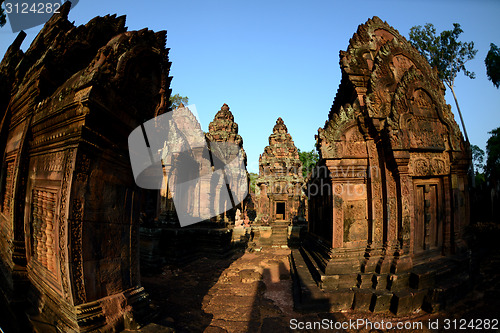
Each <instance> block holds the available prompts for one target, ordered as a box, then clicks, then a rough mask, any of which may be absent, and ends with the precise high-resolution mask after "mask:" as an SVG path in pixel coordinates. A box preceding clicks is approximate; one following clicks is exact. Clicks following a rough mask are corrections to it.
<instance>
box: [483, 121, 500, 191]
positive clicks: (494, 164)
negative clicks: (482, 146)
mask: <svg viewBox="0 0 500 333" xmlns="http://www.w3.org/2000/svg"><path fill="white" fill-rule="evenodd" d="M489 134H491V137H490V138H489V139H488V142H487V143H486V154H487V155H488V158H487V160H486V170H485V171H486V177H487V179H488V180H489V181H491V182H492V183H496V182H498V181H500V127H498V128H496V129H494V130H493V131H491V132H489Z"/></svg>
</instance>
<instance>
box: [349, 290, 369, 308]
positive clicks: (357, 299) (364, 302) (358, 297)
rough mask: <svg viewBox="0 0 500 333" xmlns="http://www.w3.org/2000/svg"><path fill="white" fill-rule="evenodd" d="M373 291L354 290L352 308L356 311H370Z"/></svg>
mask: <svg viewBox="0 0 500 333" xmlns="http://www.w3.org/2000/svg"><path fill="white" fill-rule="evenodd" d="M372 296H373V291H371V290H356V291H355V294H354V305H353V308H354V310H356V311H365V312H367V311H370V304H371V301H372Z"/></svg>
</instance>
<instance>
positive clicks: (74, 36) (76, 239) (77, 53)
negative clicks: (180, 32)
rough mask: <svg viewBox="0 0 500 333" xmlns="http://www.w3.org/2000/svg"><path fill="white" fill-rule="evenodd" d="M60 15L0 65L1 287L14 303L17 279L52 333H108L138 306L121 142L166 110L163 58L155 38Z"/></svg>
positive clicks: (134, 235)
mask: <svg viewBox="0 0 500 333" xmlns="http://www.w3.org/2000/svg"><path fill="white" fill-rule="evenodd" d="M69 9H70V4H69V3H67V4H64V5H63V6H62V7H61V9H60V14H55V15H54V16H53V17H52V18H51V19H50V20H49V21H48V22H47V23H46V24H45V26H44V27H43V29H42V30H41V31H40V33H39V34H38V36H37V37H36V38H35V40H34V41H33V43H32V44H31V46H30V47H29V49H28V50H27V51H26V53H23V52H22V51H20V49H19V46H20V44H21V42H22V38H18V39H16V41H15V42H14V44H13V45H12V46H11V47H10V48H9V50H8V51H7V53H6V55H5V57H4V59H3V60H2V62H1V64H0V73H1V75H2V77H3V78H6V79H7V80H8V81H7V83H8V84H5V81H3V82H2V87H0V88H2V89H4V90H5V91H8V96H9V101H8V103H3V104H2V106H3V107H4V109H2V110H1V112H0V114H1V115H2V116H3V119H2V120H1V124H0V158H1V159H0V162H1V169H0V170H1V175H0V179H1V181H0V186H1V187H2V188H1V190H0V193H2V198H1V199H2V200H1V202H0V205H1V206H0V226H1V228H0V237H1V238H2V242H1V246H0V254H1V262H2V264H3V265H4V266H5V267H6V268H7V269H6V270H3V271H4V272H7V275H5V276H4V275H2V276H1V280H2V281H7V282H6V283H2V288H3V289H4V291H5V292H6V293H7V294H8V293H11V294H12V295H15V294H17V297H19V300H20V301H23V300H25V299H23V298H25V297H26V293H25V292H18V293H17V292H16V291H19V289H20V286H21V285H24V284H21V282H23V283H24V282H25V280H26V279H27V280H28V281H29V284H30V285H31V286H32V289H33V290H34V291H35V292H33V293H31V295H39V296H38V299H36V298H31V299H29V301H30V302H31V303H33V305H34V306H35V307H36V308H38V309H40V310H41V312H42V318H44V319H45V320H46V321H47V322H50V323H54V322H57V325H58V326H59V328H60V329H61V330H62V331H70V330H76V331H90V330H94V329H97V328H101V329H112V328H113V327H116V326H120V325H121V324H122V323H123V316H124V314H125V313H126V312H131V311H135V310H133V309H137V307H130V305H132V306H135V305H137V304H139V303H141V302H143V301H144V300H145V294H144V291H143V289H142V287H141V286H140V276H139V264H138V255H139V253H138V251H139V248H138V227H137V224H138V217H139V211H140V206H141V202H142V199H141V198H142V197H143V193H142V191H141V190H140V189H139V188H138V187H137V186H136V185H135V182H134V179H133V175H132V172H131V167H130V160H129V157H128V144H127V138H128V135H129V133H130V132H131V131H132V130H133V129H134V128H136V127H137V126H139V125H140V124H141V123H142V122H144V121H145V120H147V119H149V118H152V117H154V116H155V115H158V114H161V113H163V112H165V111H166V110H167V109H168V107H169V102H168V96H169V94H170V89H169V82H170V77H168V71H169V67H170V63H169V62H168V50H167V49H165V32H158V33H155V32H153V31H149V30H147V29H144V30H141V31H130V32H127V29H126V27H125V18H124V17H116V16H106V17H96V18H94V19H93V20H92V21H90V22H89V23H88V24H86V25H82V26H79V27H75V26H74V25H73V24H72V23H71V22H69V21H68V19H67V16H68V12H69ZM20 37H23V35H22V34H20ZM4 90H1V91H0V93H2V94H4V95H5V91H4ZM4 104H5V105H4ZM7 105H8V107H7ZM3 240H5V242H4V241H3ZM9 286H10V287H9ZM11 299H12V300H16V299H15V296H13V297H12V298H11Z"/></svg>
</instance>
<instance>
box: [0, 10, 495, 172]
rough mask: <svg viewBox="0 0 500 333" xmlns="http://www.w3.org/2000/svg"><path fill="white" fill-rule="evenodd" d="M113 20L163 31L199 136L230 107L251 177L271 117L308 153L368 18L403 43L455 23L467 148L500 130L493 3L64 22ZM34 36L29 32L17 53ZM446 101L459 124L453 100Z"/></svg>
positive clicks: (148, 14) (76, 17) (180, 13)
mask: <svg viewBox="0 0 500 333" xmlns="http://www.w3.org/2000/svg"><path fill="white" fill-rule="evenodd" d="M115 13H116V14H118V15H126V16H127V26H128V28H129V30H138V29H142V28H145V27H147V28H149V29H151V30H155V31H158V30H167V47H169V48H170V49H171V50H170V61H171V62H172V67H171V72H170V75H171V76H173V80H172V84H171V88H172V90H173V93H180V94H181V95H185V96H188V97H189V102H190V104H192V103H193V104H195V105H196V108H197V111H198V113H199V116H200V121H201V124H202V127H203V129H204V130H207V129H208V124H209V122H210V121H211V120H212V119H213V117H214V115H215V113H216V112H217V111H218V110H220V107H221V106H222V104H223V103H227V104H228V105H229V107H230V109H231V111H232V112H233V114H234V117H235V121H236V122H237V123H238V125H239V132H240V134H241V136H242V137H243V140H244V148H245V150H246V152H247V155H248V170H249V171H253V172H256V171H257V169H258V159H259V155H260V154H261V153H262V152H263V150H264V147H265V146H266V145H267V144H268V137H269V134H271V132H272V128H273V126H274V124H275V122H276V119H277V118H278V117H282V118H283V120H284V121H285V124H286V125H287V127H288V131H289V132H290V134H291V135H292V138H293V139H294V141H295V144H296V146H297V147H298V148H300V149H301V150H311V149H313V148H314V143H315V139H314V135H315V134H317V130H318V128H319V127H322V126H323V125H324V123H325V121H326V120H327V117H328V112H329V110H330V107H331V105H332V102H333V99H334V97H335V94H336V91H337V88H338V85H339V83H340V67H339V51H340V50H346V49H347V46H348V43H349V39H350V38H351V37H352V35H353V34H354V32H355V31H356V30H357V27H358V25H359V24H362V23H364V22H366V20H367V19H368V18H371V17H372V16H375V15H376V16H379V17H380V18H381V19H382V20H385V21H387V22H388V23H389V24H390V25H392V26H393V27H395V28H396V29H398V31H399V32H400V33H401V34H402V35H403V36H405V37H408V32H409V30H410V28H411V27H412V26H414V25H424V24H425V23H427V22H429V23H433V24H434V25H435V27H436V29H437V31H438V32H440V31H442V30H445V29H452V27H453V23H454V22H457V23H460V25H461V27H462V29H463V30H464V33H463V34H462V35H461V40H463V41H474V43H475V48H476V49H478V53H477V56H476V58H475V59H474V60H472V61H470V62H469V63H468V64H467V67H468V69H469V70H472V71H474V72H475V73H476V79H474V80H471V79H469V78H467V77H465V76H464V75H463V74H461V73H460V74H459V76H458V78H457V80H456V83H455V84H456V89H455V91H456V94H457V97H458V100H459V103H460V107H461V109H462V113H463V115H464V121H465V124H466V127H467V132H468V134H469V139H470V141H471V143H472V144H476V145H478V146H480V147H481V148H483V149H485V147H486V141H487V139H488V137H489V134H488V132H489V131H491V130H492V129H494V128H496V127H499V126H500V90H498V89H496V88H495V87H494V86H493V84H492V83H491V82H490V81H488V80H487V78H486V69H485V66H484V58H485V57H486V53H487V52H488V50H489V45H490V43H495V44H496V45H498V46H500V33H499V32H500V20H499V19H498V15H499V14H500V1H496V0H479V1H474V2H472V1H466V0H449V1H448V0H441V1H439V0H438V1H436V0H434V1H432V0H429V1H428V0H421V1H409V0H399V1H352V2H349V1H236V0H232V1H207V0H205V1H178V2H173V1H141V2H139V1H134V2H132V1H114V0H112V1H108V0H106V1H91V0H80V1H79V3H78V5H77V6H76V7H75V8H74V9H73V10H72V11H71V13H70V15H69V19H70V21H75V24H76V25H80V24H85V23H86V22H88V21H89V20H90V19H91V18H93V17H95V16H98V15H99V16H103V15H106V14H115ZM40 29H41V26H38V27H35V28H31V29H29V30H27V31H26V32H27V33H28V37H27V38H26V40H25V41H24V43H23V49H26V48H27V47H28V46H29V43H31V41H32V40H33V38H34V37H35V36H36V34H37V33H38V31H39V30H40ZM14 38H15V35H14V34H13V33H12V31H11V29H10V27H9V25H8V24H7V25H5V26H4V27H3V28H1V29H0V53H1V54H2V55H3V54H4V53H5V51H6V49H7V47H8V46H9V45H10V44H11V43H12V41H13V40H14ZM446 100H447V102H448V104H450V105H451V106H452V109H453V111H454V112H455V119H457V120H458V119H459V118H458V115H457V114H456V107H455V104H454V102H453V97H452V95H451V94H448V93H447V95H446ZM460 126H461V125H460Z"/></svg>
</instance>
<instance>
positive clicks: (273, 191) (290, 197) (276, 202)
mask: <svg viewBox="0 0 500 333" xmlns="http://www.w3.org/2000/svg"><path fill="white" fill-rule="evenodd" d="M303 182H304V179H303V176H302V163H301V162H300V159H299V153H298V151H297V148H296V147H295V144H294V143H293V140H292V137H291V135H290V134H289V133H288V130H287V128H286V125H285V123H284V122H283V119H281V118H278V120H277V121H276V125H274V128H273V133H272V134H271V135H270V136H269V145H268V146H267V147H266V148H265V149H264V153H263V154H261V155H260V157H259V178H257V182H256V185H257V188H256V200H257V220H258V221H259V222H260V223H261V224H264V225H268V224H270V225H273V224H275V222H287V223H290V222H292V220H293V219H294V218H297V217H298V216H299V214H300V211H299V208H300V203H301V200H302V199H303V193H302V185H303Z"/></svg>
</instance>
